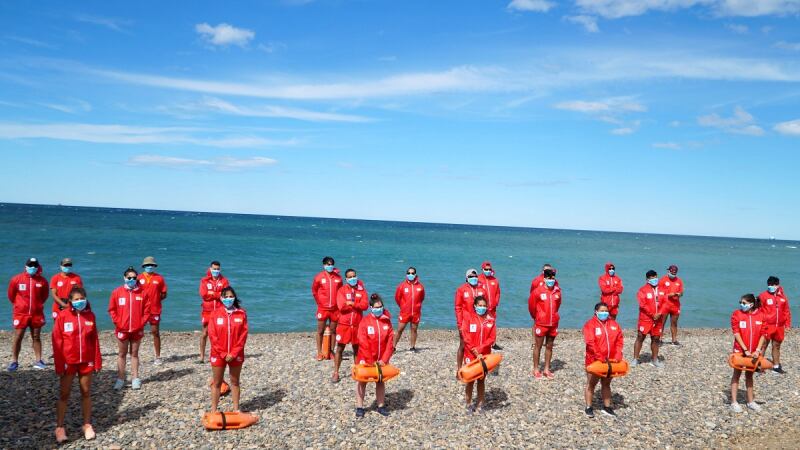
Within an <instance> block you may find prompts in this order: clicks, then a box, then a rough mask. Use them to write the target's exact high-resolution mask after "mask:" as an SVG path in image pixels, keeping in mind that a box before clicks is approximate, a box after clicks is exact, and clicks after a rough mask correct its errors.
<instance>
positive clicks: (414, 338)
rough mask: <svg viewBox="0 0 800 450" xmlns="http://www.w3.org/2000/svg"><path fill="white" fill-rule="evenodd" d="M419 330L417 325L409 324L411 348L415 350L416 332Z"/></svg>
mask: <svg viewBox="0 0 800 450" xmlns="http://www.w3.org/2000/svg"><path fill="white" fill-rule="evenodd" d="M418 329H419V324H418V323H412V324H411V348H417V330H418Z"/></svg>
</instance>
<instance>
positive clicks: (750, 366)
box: [728, 353, 773, 372]
mask: <svg viewBox="0 0 800 450" xmlns="http://www.w3.org/2000/svg"><path fill="white" fill-rule="evenodd" d="M728 365H729V366H731V367H732V368H734V369H739V370H744V371H747V372H755V371H756V370H760V369H772V367H773V366H772V361H770V360H768V359H766V358H764V357H763V356H759V357H758V358H752V357H749V356H744V355H743V354H741V353H731V356H729V357H728Z"/></svg>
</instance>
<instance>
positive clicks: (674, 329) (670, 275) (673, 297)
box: [658, 264, 684, 345]
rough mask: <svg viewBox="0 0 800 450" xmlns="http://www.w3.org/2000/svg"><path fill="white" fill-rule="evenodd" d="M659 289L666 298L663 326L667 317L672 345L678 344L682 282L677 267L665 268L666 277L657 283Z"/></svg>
mask: <svg viewBox="0 0 800 450" xmlns="http://www.w3.org/2000/svg"><path fill="white" fill-rule="evenodd" d="M658 287H659V289H660V290H661V291H662V292H664V294H665V295H666V296H667V297H666V301H664V318H663V320H664V325H666V323H667V316H668V315H669V331H670V333H671V334H672V342H671V343H672V345H681V344H680V343H678V317H680V315H681V297H683V288H684V286H683V280H681V279H680V278H678V266H676V265H675V264H673V265H671V266H669V267H668V268H667V275H666V276H665V277H662V278H661V281H659V282H658Z"/></svg>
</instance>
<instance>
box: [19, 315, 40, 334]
mask: <svg viewBox="0 0 800 450" xmlns="http://www.w3.org/2000/svg"><path fill="white" fill-rule="evenodd" d="M13 323H14V328H16V329H18V330H23V329H25V328H28V327H31V328H42V327H43V326H44V313H42V314H41V315H39V314H36V315H33V316H29V315H27V314H18V315H17V314H15V315H14V322H13Z"/></svg>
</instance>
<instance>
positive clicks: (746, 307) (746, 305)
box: [739, 303, 753, 312]
mask: <svg viewBox="0 0 800 450" xmlns="http://www.w3.org/2000/svg"><path fill="white" fill-rule="evenodd" d="M752 307H753V305H751V304H750V303H744V304H742V303H739V309H741V310H742V311H744V312H747V311H750V308H752Z"/></svg>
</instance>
